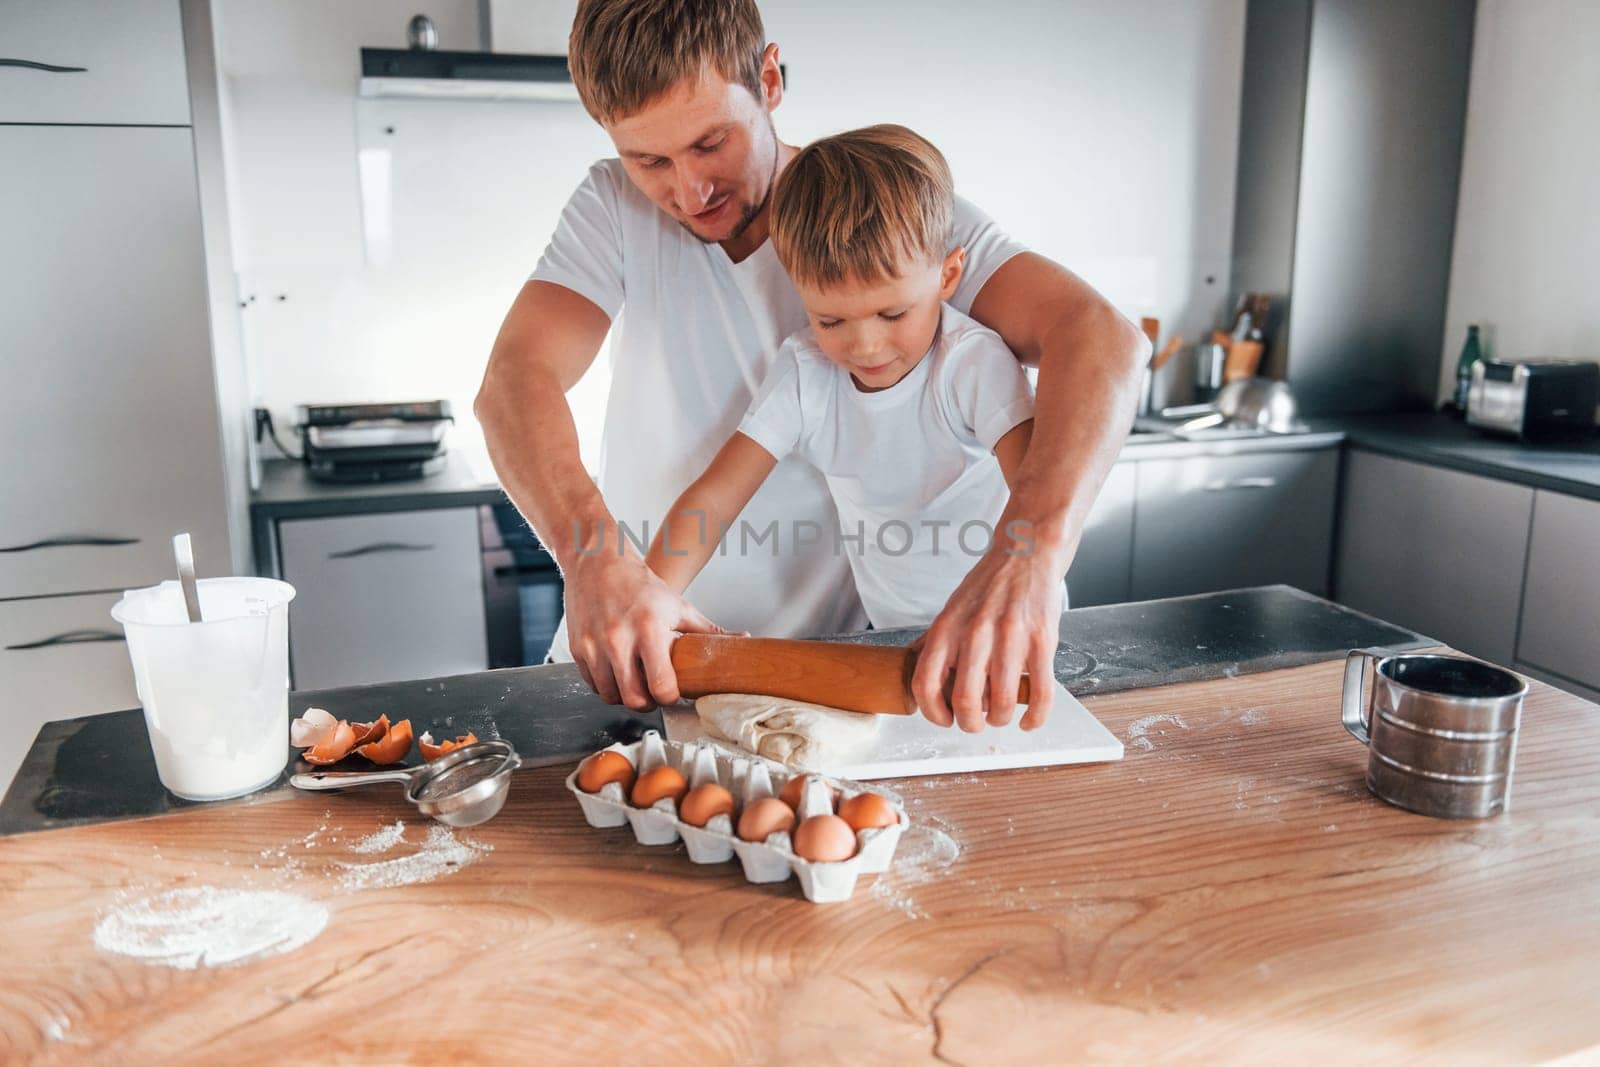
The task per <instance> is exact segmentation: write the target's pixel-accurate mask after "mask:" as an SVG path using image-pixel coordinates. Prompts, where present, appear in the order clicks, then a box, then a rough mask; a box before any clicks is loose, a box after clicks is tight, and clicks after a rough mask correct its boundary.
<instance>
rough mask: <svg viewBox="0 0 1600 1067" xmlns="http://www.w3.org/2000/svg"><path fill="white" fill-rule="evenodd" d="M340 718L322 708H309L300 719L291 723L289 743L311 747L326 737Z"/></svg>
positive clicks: (297, 746) (299, 746)
mask: <svg viewBox="0 0 1600 1067" xmlns="http://www.w3.org/2000/svg"><path fill="white" fill-rule="evenodd" d="M338 724H339V720H338V719H335V718H334V717H333V714H332V713H331V712H327V711H324V710H323V709H321V708H307V709H306V710H305V711H304V712H302V713H301V715H300V717H299V718H298V719H295V720H294V721H293V722H291V723H290V724H289V744H291V745H293V746H294V747H295V748H310V747H311V746H312V745H315V744H316V743H317V742H318V741H321V740H322V739H323V738H324V737H326V736H327V735H328V734H329V733H330V732H331V731H332V730H333V728H334V727H335V726H337V725H338Z"/></svg>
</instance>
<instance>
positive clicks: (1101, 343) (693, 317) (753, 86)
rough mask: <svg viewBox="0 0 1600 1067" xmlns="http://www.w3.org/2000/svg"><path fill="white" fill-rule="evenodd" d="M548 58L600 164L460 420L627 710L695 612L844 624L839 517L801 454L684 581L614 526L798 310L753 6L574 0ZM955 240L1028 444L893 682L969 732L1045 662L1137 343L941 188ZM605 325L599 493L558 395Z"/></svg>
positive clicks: (596, 668) (674, 485)
mask: <svg viewBox="0 0 1600 1067" xmlns="http://www.w3.org/2000/svg"><path fill="white" fill-rule="evenodd" d="M569 62H570V64H571V67H572V76H573V81H574V82H575V83H576V85H577V87H578V92H579V95H580V96H581V97H582V99H583V102H584V106H585V107H586V108H587V109H588V110H589V112H590V114H591V115H593V116H594V117H595V119H596V120H597V121H599V122H600V124H601V125H602V126H603V127H604V128H605V129H606V131H607V133H609V134H610V136H611V139H612V142H613V144H614V145H615V146H616V148H617V151H618V156H619V158H618V159H616V160H605V161H602V162H601V163H599V164H596V165H595V167H594V168H593V169H591V171H590V173H589V176H588V178H587V179H586V180H585V181H584V182H583V183H582V184H581V185H580V186H579V188H578V190H577V192H576V193H575V194H574V195H573V198H572V200H571V201H570V202H569V203H568V205H567V208H566V210H565V211H564V212H563V214H562V219H561V223H560V225H559V226H558V228H557V231H556V233H555V235H554V236H553V238H552V239H551V243H550V246H549V247H548V248H547V249H546V251H545V255H544V256H543V258H542V259H541V260H540V262H539V265H538V267H537V268H536V269H535V271H534V274H533V277H532V278H531V279H530V280H529V281H528V283H527V284H526V285H525V286H524V287H523V289H522V291H521V293H519V294H518V296H517V299H516V301H515V302H514V303H513V305H512V308H511V310H510V312H509V313H508V314H507V316H506V320H505V323H504V325H503V326H502V327H501V330H500V335H499V337H498V338H497V340H496V342H495V346H494V351H493V353H492V354H491V356H490V361H489V367H488V370H487V371H486V373H485V375H484V382H483V386H482V388H481V390H480V392H479V395H478V399H477V403H476V405H475V411H476V413H477V416H478V418H479V420H480V422H481V423H482V424H483V427H484V432H485V435H486V437H487V439H488V442H489V448H490V453H491V455H492V457H493V459H494V463H495V469H496V471H497V472H498V474H499V476H500V480H501V484H502V485H503V486H504V487H505V489H506V492H507V493H508V495H509V496H510V497H511V499H512V500H513V501H514V502H515V503H516V504H517V506H518V508H519V509H520V510H521V511H522V513H523V515H525V516H526V517H527V518H528V519H529V521H530V522H531V523H532V524H533V527H534V529H535V530H536V531H537V532H538V533H539V536H540V537H541V539H542V540H543V541H544V542H545V544H546V545H547V546H548V547H549V548H550V550H551V552H552V553H553V554H554V555H555V557H556V560H557V562H558V563H559V564H560V565H561V569H562V573H563V575H564V577H565V580H566V619H565V621H564V628H565V635H564V636H565V639H566V643H567V645H568V647H569V648H570V653H571V656H572V658H573V659H574V661H575V662H576V664H577V666H578V670H579V671H580V672H581V673H582V675H583V677H584V679H585V680H586V681H587V682H588V683H589V684H590V686H592V687H593V688H594V690H595V691H596V692H597V693H599V694H600V696H601V697H602V698H603V699H605V700H607V701H608V702H611V703H617V702H621V703H624V704H626V705H627V706H629V707H631V708H636V709H641V710H642V709H645V708H648V707H649V706H650V705H651V703H652V702H654V703H658V704H668V703H673V702H675V701H676V700H677V699H678V696H679V694H678V689H677V683H676V680H675V678H674V676H673V672H672V667H671V662H670V659H669V655H668V651H669V649H670V646H671V641H672V639H673V637H674V635H675V632H689V631H694V632H718V631H719V627H718V626H717V625H716V623H713V622H712V619H715V620H716V622H717V623H721V624H723V625H725V626H728V627H730V628H732V629H741V630H743V629H748V630H750V631H753V632H760V633H767V634H775V635H790V636H814V635H816V634H819V633H826V632H830V631H838V630H843V629H849V628H852V627H853V626H856V625H859V623H860V621H861V616H860V614H859V610H860V609H859V605H858V603H857V598H856V595H855V592H854V587H853V586H852V585H851V581H850V576H849V568H848V564H847V563H846V561H845V558H844V554H843V553H841V552H835V551H832V550H831V548H832V545H831V542H830V540H829V538H828V537H826V536H823V537H821V538H806V537H802V536H801V534H800V532H799V531H800V528H801V524H802V523H804V524H808V525H807V526H806V528H807V529H813V530H818V531H828V532H831V531H835V530H836V529H837V517H836V515H835V513H834V511H833V508H832V504H831V502H830V500H829V498H828V495H827V492H826V489H825V487H824V485H823V483H822V481H821V479H820V477H819V476H817V475H816V472H815V471H813V470H809V469H808V468H806V467H804V466H803V465H802V464H800V463H798V462H795V461H785V463H783V464H780V465H779V467H778V468H777V470H775V471H774V472H773V475H772V476H771V477H770V478H769V479H768V480H767V483H766V484H765V485H764V486H763V487H762V489H761V491H760V492H759V493H757V495H756V497H755V498H754V499H753V500H752V501H751V502H750V504H749V505H748V506H747V508H746V510H745V513H744V520H745V522H744V527H743V528H742V529H741V530H740V531H736V532H733V533H730V535H729V537H728V543H727V545H726V548H725V550H724V551H722V552H719V554H718V556H717V557H716V558H714V559H713V560H712V562H711V564H710V565H708V566H707V567H706V569H705V570H704V571H703V572H702V573H701V575H700V576H699V578H697V579H696V581H695V583H694V584H692V585H691V586H690V587H689V588H688V589H687V590H686V591H685V595H684V596H679V595H677V594H675V593H673V592H672V591H671V590H670V589H669V588H667V586H666V585H665V584H663V583H662V582H661V581H660V580H659V579H658V578H656V577H655V575H654V574H652V573H651V572H650V571H649V569H648V568H647V567H646V566H645V564H644V561H643V551H642V546H640V545H638V544H637V543H636V542H635V541H634V540H633V538H639V537H642V539H643V540H644V541H646V542H647V541H648V538H649V534H648V533H647V532H643V531H642V527H643V526H644V524H646V523H658V522H659V521H660V519H661V517H662V516H663V515H664V514H665V513H666V510H667V508H668V506H669V505H670V504H671V503H672V501H673V500H674V498H675V497H676V496H677V494H678V493H679V492H680V491H681V490H682V489H683V488H684V487H685V486H686V485H687V484H688V483H689V482H690V481H691V480H692V479H693V478H694V477H695V476H696V475H697V474H698V473H699V472H700V471H701V470H702V469H704V467H705V465H706V463H707V462H708V461H709V460H710V458H711V456H712V454H713V453H714V452H715V450H716V448H717V446H718V445H719V444H720V443H721V442H722V441H724V440H726V438H727V437H728V435H729V433H730V432H731V431H732V430H733V429H734V428H735V427H736V426H737V424H738V421H739V418H740V416H741V415H742V414H743V413H744V411H745V409H746V408H747V407H748V405H749V402H750V399H751V397H752V396H753V395H754V391H755V389H756V387H757V385H758V384H759V383H760V382H761V380H762V378H763V377H764V375H765V372H766V370H767V368H768V366H769V365H770V363H771V361H772V359H773V356H774V354H775V353H776V351H777V349H778V346H779V344H780V343H781V342H782V340H783V339H784V338H785V337H786V336H788V335H789V334H790V333H792V332H794V331H795V330H796V329H798V328H800V327H801V326H803V325H804V324H805V321H806V319H805V310H804V307H803V306H802V305H801V303H800V299H799V296H798V294H797V293H796V292H795V290H794V288H793V286H792V285H791V284H790V283H789V280H788V278H787V276H785V275H784V273H783V271H782V268H781V266H779V264H778V263H777V260H776V258H775V257H774V255H773V253H772V250H771V246H770V242H768V240H767V236H768V222H769V217H770V203H769V201H770V196H771V192H772V187H773V184H774V182H775V181H776V179H777V176H778V174H779V173H781V171H782V169H783V167H784V166H785V165H786V164H787V163H788V162H789V160H790V159H792V158H793V157H794V155H795V154H796V152H797V149H795V148H794V147H791V146H789V145H786V144H784V143H783V142H781V141H780V140H779V139H778V137H777V133H776V131H775V130H774V128H773V125H772V119H771V113H772V111H773V110H775V109H776V108H777V107H778V105H779V104H780V103H781V102H782V99H783V81H782V76H781V73H780V70H779V65H778V47H777V45H775V44H769V43H767V42H766V37H765V33H764V31H763V28H762V25H761V17H760V14H759V12H758V11H757V10H756V8H755V4H754V0H581V2H580V3H579V5H578V12H577V17H576V19H575V20H574V23H573V30H572V38H571V47H570V51H569ZM954 241H955V244H957V245H960V246H961V247H963V248H964V249H965V255H966V269H965V272H964V275H963V279H962V282H961V286H960V287H959V288H958V289H957V291H956V293H955V295H954V296H953V297H952V298H951V301H950V302H951V303H952V304H953V305H955V306H956V307H958V308H960V309H961V310H962V311H965V312H968V313H970V314H971V315H972V317H973V318H975V319H977V320H978V321H979V322H980V323H982V324H984V325H985V326H988V327H989V328H990V329H993V330H995V331H996V332H997V333H999V334H1000V336H1001V337H1002V338H1004V340H1005V342H1006V344H1007V345H1008V346H1009V347H1010V348H1011V350H1012V351H1013V352H1014V353H1015V354H1016V355H1017V356H1018V358H1020V359H1022V360H1023V361H1024V362H1025V363H1028V364H1031V365H1035V366H1038V367H1039V382H1038V398H1037V406H1036V415H1035V428H1034V433H1033V438H1032V442H1031V444H1030V446H1029V448H1028V451H1027V453H1026V455H1025V457H1024V459H1023V461H1022V465H1021V468H1020V470H1019V472H1018V477H1017V485H1016V487H1015V488H1014V491H1013V492H1012V495H1011V498H1010V501H1009V503H1008V504H1007V506H1006V509H1005V512H1004V513H1003V514H1002V516H1001V518H1000V521H999V522H998V523H997V524H996V530H997V531H1000V533H998V534H997V536H995V538H994V540H993V543H992V545H991V546H990V548H989V549H988V551H987V552H986V553H985V554H984V555H983V556H982V558H981V559H979V560H978V562H977V563H976V565H974V566H973V568H972V570H971V572H970V573H969V574H968V576H967V578H966V580H965V581H964V582H962V584H961V585H960V586H959V587H958V588H957V590H956V592H955V593H954V594H953V595H952V596H951V598H950V601H949V603H948V604H947V605H946V607H945V609H944V611H943V612H942V613H941V614H940V615H939V617H938V618H937V619H936V620H935V621H934V623H933V625H932V626H931V627H930V628H929V630H928V632H927V634H926V635H925V636H924V638H923V640H922V656H921V659H920V663H919V666H918V669H917V674H916V677H915V679H914V680H913V693H914V695H915V697H916V698H917V701H918V703H919V704H920V705H921V707H922V708H923V710H924V713H925V714H927V715H928V717H929V718H930V719H932V720H933V721H934V722H937V723H940V724H943V725H949V724H951V723H952V722H955V723H957V724H959V725H960V727H961V728H962V729H963V730H968V731H976V730H980V729H982V728H983V725H984V723H985V722H987V723H989V724H990V725H995V726H1002V725H1005V724H1006V723H1008V722H1009V721H1010V718H1011V714H1012V709H1013V707H1014V705H1015V703H1016V701H1015V694H1016V689H1017V682H1018V678H1019V676H1020V674H1021V673H1022V672H1024V671H1026V672H1028V673H1029V674H1031V675H1032V676H1033V677H1035V678H1049V677H1050V676H1051V670H1052V662H1053V659H1054V655H1055V650H1056V645H1057V641H1058V629H1057V628H1058V625H1059V617H1060V613H1061V609H1062V606H1063V605H1062V594H1061V579H1062V576H1063V575H1064V574H1065V573H1066V570H1067V567H1068V565H1069V564H1070V563H1071V561H1072V557H1073V554H1074V553H1075V552H1076V550H1077V545H1078V540H1079V537H1080V536H1081V533H1082V529H1083V523H1084V520H1085V518H1086V516H1087V514H1088V512H1089V509H1090V507H1091V505H1092V504H1093V502H1094V498H1095V495H1096V494H1097V493H1098V491H1099V488H1100V485H1101V483H1102V482H1103V480H1104V478H1105V476H1106V473H1107V472H1108V471H1109V469H1110V467H1111V464H1112V463H1113V462H1114V461H1115V459H1116V454H1117V450H1118V448H1119V447H1120V445H1121V443H1122V440H1123V438H1124V436H1125V435H1126V433H1127V430H1128V427H1129V424H1130V423H1131V421H1132V415H1133V408H1134V403H1135V393H1136V389H1137V381H1138V376H1139V369H1140V367H1141V366H1142V364H1143V362H1144V361H1145V360H1146V359H1147V358H1148V354H1149V350H1148V345H1147V342H1146V341H1145V340H1144V338H1143V336H1142V335H1141V334H1140V333H1139V332H1138V331H1137V330H1136V329H1135V328H1134V327H1133V326H1132V324H1130V323H1128V322H1127V321H1126V320H1125V319H1123V318H1122V317H1121V316H1120V315H1118V314H1117V313H1116V311H1115V310H1114V309H1112V308H1111V307H1110V306H1109V305H1107V304H1106V303H1105V301H1104V300H1103V299H1102V298H1101V297H1100V296H1099V295H1098V294H1096V293H1095V292H1094V291H1093V290H1092V289H1090V288H1089V287H1088V286H1087V285H1086V284H1084V283H1083V282H1082V281H1081V280H1079V279H1078V278H1076V277H1075V276H1073V275H1072V274H1071V273H1070V272H1068V271H1067V270H1065V269H1064V268H1062V267H1060V266H1058V265H1056V264H1054V263H1052V262H1050V261H1049V260H1047V259H1045V258H1043V257H1042V256H1038V255H1036V254H1033V253H1030V252H1027V251H1025V250H1023V249H1022V248H1021V246H1020V245H1018V244H1017V243H1016V242H1014V241H1012V240H1011V239H1010V238H1009V237H1007V236H1006V235H1005V234H1004V233H1002V232H1001V231H1000V230H999V229H998V227H996V226H995V225H994V224H993V223H992V222H991V221H990V220H989V219H987V218H986V217H984V216H983V215H982V214H981V212H979V211H977V209H976V208H974V207H973V206H972V205H970V204H967V203H966V202H965V201H961V200H959V198H958V202H957V211H956V226H955V238H954ZM608 329H610V330H612V333H613V337H612V346H611V358H612V375H613V378H612V387H611V394H610V397H609V400H608V404H607V409H606V426H605V433H604V454H603V461H602V471H601V474H600V484H599V486H598V487H597V486H596V485H595V483H594V482H593V481H592V480H591V479H590V477H589V475H588V473H587V472H586V471H585V470H584V468H583V465H582V463H581V462H580V460H579V453H578V439H577V432H576V428H575V426H574V424H573V420H572V413H571V409H570V408H569V407H568V406H567V403H566V401H565V398H564V397H565V393H566V392H567V390H568V389H570V388H571V387H572V386H573V385H574V384H575V383H576V382H577V381H578V379H579V378H580V377H581V376H582V375H583V372H584V371H585V370H586V369H587V368H588V367H589V365H590V363H591V362H592V361H593V360H594V357H595V355H596V354H597V353H598V351H599V347H600V344H601V342H602V341H603V340H604V338H605V336H606V333H607V330H608ZM619 522H620V524H621V525H620V526H619ZM624 528H626V529H624ZM751 528H753V529H754V530H755V537H754V543H753V544H752V540H751V538H750V537H749V536H746V535H747V534H748V533H749V531H750V529H751ZM769 530H775V531H776V532H777V536H778V540H777V541H776V542H774V543H770V544H769V543H768V542H767V541H766V540H764V539H763V533H766V532H768V531H769ZM1008 530H1015V531H1018V532H1019V533H1018V536H1017V537H1008V536H1005V535H1004V531H1008ZM628 531H631V536H630V535H629V533H628ZM784 531H793V535H792V536H791V537H790V538H788V539H787V540H784V539H783V532H784ZM696 605H699V606H698V607H697V606H696ZM701 607H705V608H707V609H709V610H708V611H707V612H706V613H702V611H701V610H700V608H701ZM708 616H709V617H708ZM562 636H563V635H558V637H557V648H556V649H555V650H554V654H555V655H556V656H557V657H558V658H559V657H560V656H561V653H562V652H563V651H565V650H564V649H562V648H561V647H560V645H561V642H562ZM951 672H954V683H953V687H952V689H951V696H950V698H949V700H948V701H947V700H946V698H945V695H944V692H943V688H944V687H943V683H944V682H945V681H946V680H947V679H948V678H949V675H950V674H951ZM1032 689H1033V696H1032V703H1031V704H1030V706H1029V709H1028V712H1027V714H1026V715H1025V716H1024V718H1023V726H1024V727H1031V726H1037V725H1039V724H1040V723H1042V722H1043V721H1044V718H1045V716H1046V715H1047V714H1048V713H1049V710H1050V704H1051V700H1052V696H1053V687H1052V686H1048V685H1036V686H1033V687H1032Z"/></svg>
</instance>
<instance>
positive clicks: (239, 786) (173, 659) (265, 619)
mask: <svg viewBox="0 0 1600 1067" xmlns="http://www.w3.org/2000/svg"><path fill="white" fill-rule="evenodd" d="M197 584H198V587H199V593H200V612H201V616H202V618H203V619H204V621H203V622H190V621H189V616H188V613H187V611H186V610H185V608H184V603H183V590H182V587H181V586H180V585H179V584H178V583H177V582H175V581H171V582H162V583H161V584H160V585H157V586H152V587H150V588H149V589H132V590H129V591H128V592H126V593H124V594H123V595H122V599H121V600H119V601H117V603H116V605H115V606H113V607H112V609H111V617H112V618H114V619H116V620H117V621H118V622H120V623H121V624H122V628H123V630H124V632H126V634H127V636H128V655H129V656H130V657H131V658H132V659H133V680H134V684H135V685H136V686H137V688H138V691H139V700H140V702H141V703H143V704H144V721H145V726H146V728H147V729H148V730H149V732H150V747H151V748H152V749H153V750H154V751H155V757H156V773H157V774H158V775H160V777H161V784H162V785H164V786H166V787H167V789H168V790H170V791H171V792H173V793H176V794H177V795H178V796H180V797H183V798H184V799H185V800H225V799H227V798H228V797H237V796H243V795H244V794H245V793H251V792H254V791H255V790H257V789H260V788H262V787H263V786H267V785H270V784H272V783H273V782H275V781H277V779H278V777H279V775H281V774H282V773H283V769H284V768H285V767H286V766H288V763H289V731H288V725H289V601H291V600H293V599H294V587H293V586H291V585H289V584H288V583H287V582H279V581H275V580H273V579H271V578H202V579H201V580H200V581H199V582H198V583H197Z"/></svg>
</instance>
